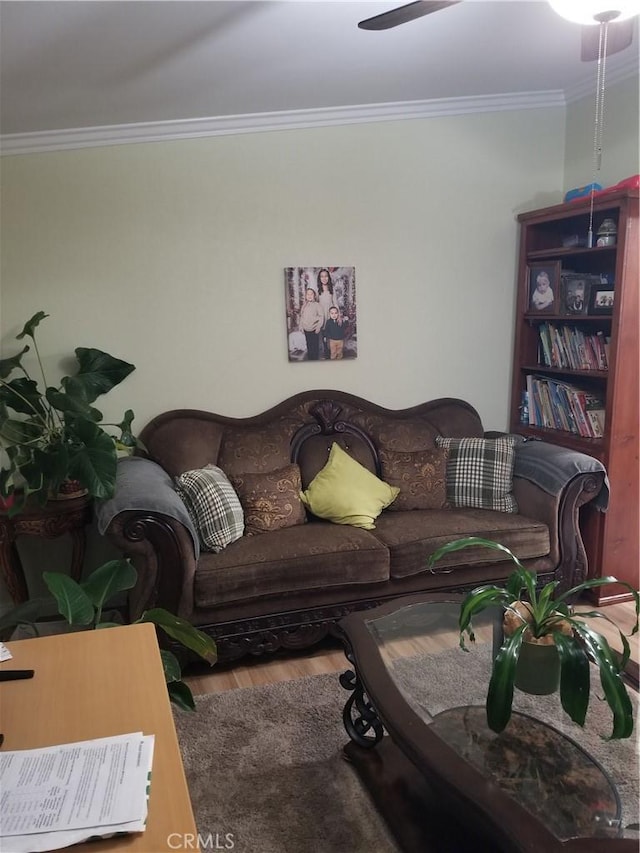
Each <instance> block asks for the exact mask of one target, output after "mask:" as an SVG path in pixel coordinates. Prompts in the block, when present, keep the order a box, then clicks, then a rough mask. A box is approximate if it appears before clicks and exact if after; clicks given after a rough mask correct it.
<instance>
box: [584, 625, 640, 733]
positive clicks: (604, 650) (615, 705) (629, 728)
mask: <svg viewBox="0 0 640 853" xmlns="http://www.w3.org/2000/svg"><path fill="white" fill-rule="evenodd" d="M572 627H573V630H574V631H575V632H576V633H577V634H579V636H580V637H581V638H582V640H583V641H584V643H585V645H586V646H587V649H588V650H589V652H590V653H591V655H592V657H593V659H594V661H595V662H596V664H597V665H598V668H599V670H600V684H601V685H602V689H603V690H604V695H605V699H606V700H607V703H608V704H609V707H610V708H611V711H612V713H613V731H612V732H611V735H610V737H609V740H614V739H617V738H625V737H629V736H630V735H631V733H632V732H633V707H632V705H631V699H630V698H629V694H628V693H627V688H626V686H625V684H624V681H623V680H622V678H621V676H620V672H619V665H618V663H617V662H616V660H615V657H614V655H613V652H612V651H611V648H610V647H609V644H608V643H607V641H606V639H605V638H604V637H602V636H601V635H600V634H598V633H596V632H595V631H593V630H592V629H591V628H589V627H587V625H585V624H584V623H582V622H579V621H578V620H573V621H572Z"/></svg>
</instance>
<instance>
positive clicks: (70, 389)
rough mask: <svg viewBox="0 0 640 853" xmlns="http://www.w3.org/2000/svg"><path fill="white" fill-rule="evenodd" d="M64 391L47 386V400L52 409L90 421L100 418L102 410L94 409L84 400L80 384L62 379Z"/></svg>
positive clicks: (96, 420) (99, 419)
mask: <svg viewBox="0 0 640 853" xmlns="http://www.w3.org/2000/svg"><path fill="white" fill-rule="evenodd" d="M63 383H66V384H64V392H62V391H58V390H57V388H47V392H46V396H47V401H48V402H49V403H50V405H52V406H53V408H54V409H57V411H59V412H64V413H65V414H72V415H80V417H83V418H88V420H90V421H95V422H96V423H98V422H99V421H101V420H102V412H100V411H98V409H94V408H93V407H92V406H90V405H89V403H88V402H87V400H86V397H85V396H84V390H83V388H82V387H81V386H76V385H74V384H73V382H71V381H68V377H67V379H66V380H63Z"/></svg>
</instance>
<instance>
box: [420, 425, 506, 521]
mask: <svg viewBox="0 0 640 853" xmlns="http://www.w3.org/2000/svg"><path fill="white" fill-rule="evenodd" d="M436 444H437V445H438V447H442V448H443V449H445V450H448V451H449V459H448V462H447V499H448V500H449V502H450V503H451V504H452V505H453V506H458V507H463V506H466V507H473V508H475V509H494V510H499V511H500V512H518V504H517V503H516V499H515V497H514V495H513V493H512V491H513V463H514V461H515V449H514V444H515V440H514V438H513V436H504V437H502V438H443V437H442V436H437V437H436Z"/></svg>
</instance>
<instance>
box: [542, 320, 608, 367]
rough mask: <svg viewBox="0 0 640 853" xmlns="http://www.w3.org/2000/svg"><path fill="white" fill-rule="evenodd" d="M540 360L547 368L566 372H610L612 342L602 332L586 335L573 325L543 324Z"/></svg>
mask: <svg viewBox="0 0 640 853" xmlns="http://www.w3.org/2000/svg"><path fill="white" fill-rule="evenodd" d="M538 337H539V341H540V345H539V347H538V358H539V361H540V363H541V364H543V365H544V366H545V367H557V368H560V369H563V368H564V369H565V370H607V368H608V364H609V362H608V358H607V348H608V341H609V339H608V338H607V337H606V336H605V335H604V333H603V332H602V331H599V332H593V333H592V332H585V331H584V330H583V329H581V328H579V327H577V326H572V325H571V324H569V323H560V324H558V323H551V322H545V323H541V324H540V326H539V327H538Z"/></svg>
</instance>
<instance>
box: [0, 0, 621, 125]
mask: <svg viewBox="0 0 640 853" xmlns="http://www.w3.org/2000/svg"><path fill="white" fill-rule="evenodd" d="M398 5H402V0H400V2H394V0H389V1H388V2H373V3H372V2H340V0H337V2H313V0H311V2H304V0H299V2H295V0H293V1H292V2H286V0H285V2H270V0H269V1H268V2H267V0H259V2H250V0H231V2H225V1H224V0H213V2H212V1H211V0H200V2H191V0H177V2H176V0H110V2H104V0H89V2H83V0H75V2H57V0H46V2H24V0H2V2H1V3H0V131H1V133H2V134H3V136H5V137H6V135H7V134H30V133H34V132H43V131H46V132H50V131H58V130H62V129H68V128H93V127H96V126H112V125H127V124H132V123H140V122H171V121H173V122H181V121H184V120H188V119H204V118H213V117H216V118H220V117H229V116H244V115H246V114H264V113H279V112H282V111H285V112H286V111H298V110H323V109H327V108H337V107H356V106H361V105H365V106H366V105H381V104H399V103H402V102H407V101H419V102H423V101H432V100H433V99H450V98H461V97H478V96H479V97H483V96H490V95H505V94H517V95H524V94H526V93H544V92H549V93H555V94H556V95H557V94H558V93H561V94H562V95H563V97H564V98H566V99H569V100H570V99H571V97H572V96H574V97H575V96H576V93H578V94H585V93H586V92H588V91H592V90H595V75H596V67H595V65H596V63H583V62H581V61H580V37H581V28H580V27H579V26H578V25H576V24H571V23H568V22H567V21H565V20H563V19H561V18H559V17H558V16H557V15H556V14H555V13H554V12H553V10H552V9H551V8H550V7H549V6H548V4H547V3H546V2H543V0H535V1H534V2H531V0H498V1H497V2H496V0H466V2H462V3H460V4H459V5H457V6H453V7H451V8H448V9H444V10H442V11H439V12H436V13H434V14H432V15H428V16H426V17H423V18H420V19H418V20H415V21H412V22H409V23H406V24H404V25H402V26H399V27H397V28H395V29H391V30H386V31H382V32H367V31H364V30H360V29H358V27H357V23H358V21H359V20H361V19H363V18H366V17H370V16H371V15H375V14H378V13H380V12H383V11H386V10H388V9H390V8H393V7H395V6H398ZM636 30H637V24H636ZM637 67H638V35H637V32H636V33H635V34H634V42H633V44H632V45H631V47H629V48H627V49H626V50H625V51H623V52H621V53H619V54H616V55H615V56H612V57H610V58H609V60H608V65H607V76H608V79H610V80H611V79H615V78H616V76H617V77H618V78H619V77H623V76H628V75H629V74H631V73H637Z"/></svg>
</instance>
